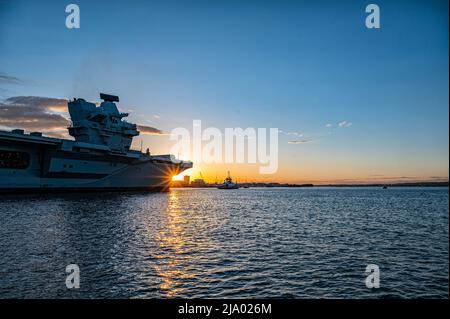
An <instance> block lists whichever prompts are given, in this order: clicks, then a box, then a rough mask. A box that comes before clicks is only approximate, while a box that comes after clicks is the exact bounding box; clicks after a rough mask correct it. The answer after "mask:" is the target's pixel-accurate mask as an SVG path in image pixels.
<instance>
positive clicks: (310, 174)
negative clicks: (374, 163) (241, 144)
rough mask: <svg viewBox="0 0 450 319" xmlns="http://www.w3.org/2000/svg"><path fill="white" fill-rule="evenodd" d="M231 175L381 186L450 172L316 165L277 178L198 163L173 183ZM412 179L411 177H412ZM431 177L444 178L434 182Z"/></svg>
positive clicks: (247, 167)
mask: <svg viewBox="0 0 450 319" xmlns="http://www.w3.org/2000/svg"><path fill="white" fill-rule="evenodd" d="M228 171H230V174H231V176H232V178H233V180H234V181H236V182H239V183H246V182H248V183H253V182H256V183H292V184H307V183H308V184H309V183H311V184H317V185H320V184H378V183H407V182H424V181H427V182H430V181H448V172H437V171H436V172H435V171H430V172H425V173H422V174H421V175H419V174H417V172H414V171H412V172H409V173H410V174H407V173H408V172H399V173H396V170H385V173H384V174H376V172H377V171H376V170H375V168H373V169H372V170H366V169H363V168H354V169H349V168H348V167H339V166H337V167H320V166H319V167H318V166H313V165H308V166H306V165H305V166H304V167H303V166H299V167H295V168H293V167H292V166H283V165H280V167H279V169H278V171H277V172H276V173H275V174H269V175H263V174H260V173H259V165H257V164H204V163H199V164H196V163H194V167H193V168H192V169H189V170H186V171H184V172H182V173H180V174H179V175H177V176H174V177H173V179H172V180H174V181H181V180H183V177H184V176H186V175H187V176H190V177H191V178H190V179H191V180H194V179H197V178H202V177H203V179H204V180H205V182H206V183H216V182H218V183H221V182H223V180H224V179H225V177H226V176H227V172H228ZM408 175H410V176H408ZM429 176H442V177H440V178H434V179H430V178H429Z"/></svg>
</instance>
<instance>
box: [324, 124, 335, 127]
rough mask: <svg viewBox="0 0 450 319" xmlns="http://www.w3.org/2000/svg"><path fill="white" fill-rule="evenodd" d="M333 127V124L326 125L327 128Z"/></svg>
mask: <svg viewBox="0 0 450 319" xmlns="http://www.w3.org/2000/svg"><path fill="white" fill-rule="evenodd" d="M332 126H333V124H331V123H327V124H325V127H332Z"/></svg>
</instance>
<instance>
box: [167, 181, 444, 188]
mask: <svg viewBox="0 0 450 319" xmlns="http://www.w3.org/2000/svg"><path fill="white" fill-rule="evenodd" d="M240 185H241V186H243V187H251V188H256V187H258V188H274V187H293V188H300V187H384V186H386V187H448V186H449V182H448V181H447V182H411V183H382V184H380V183H376V184H318V185H314V184H288V183H286V184H285V183H242V184H240ZM171 187H172V188H215V187H217V185H216V184H204V185H202V186H184V185H179V184H177V183H173V184H172V185H171Z"/></svg>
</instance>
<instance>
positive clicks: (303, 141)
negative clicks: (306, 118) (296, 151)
mask: <svg viewBox="0 0 450 319" xmlns="http://www.w3.org/2000/svg"><path fill="white" fill-rule="evenodd" d="M311 142H312V140H294V141H288V144H306V143H311Z"/></svg>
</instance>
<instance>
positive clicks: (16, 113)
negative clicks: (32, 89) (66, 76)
mask: <svg viewBox="0 0 450 319" xmlns="http://www.w3.org/2000/svg"><path fill="white" fill-rule="evenodd" d="M66 110H67V101H66V100H64V99H54V98H48V97H37V96H15V97H10V98H8V99H6V100H5V101H4V102H0V125H1V126H5V127H8V128H22V129H25V130H29V131H43V132H46V131H47V132H48V131H54V130H62V129H66V128H67V126H69V124H70V122H69V120H68V119H67V118H65V117H64V116H63V115H61V114H57V113H53V112H61V111H66Z"/></svg>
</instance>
